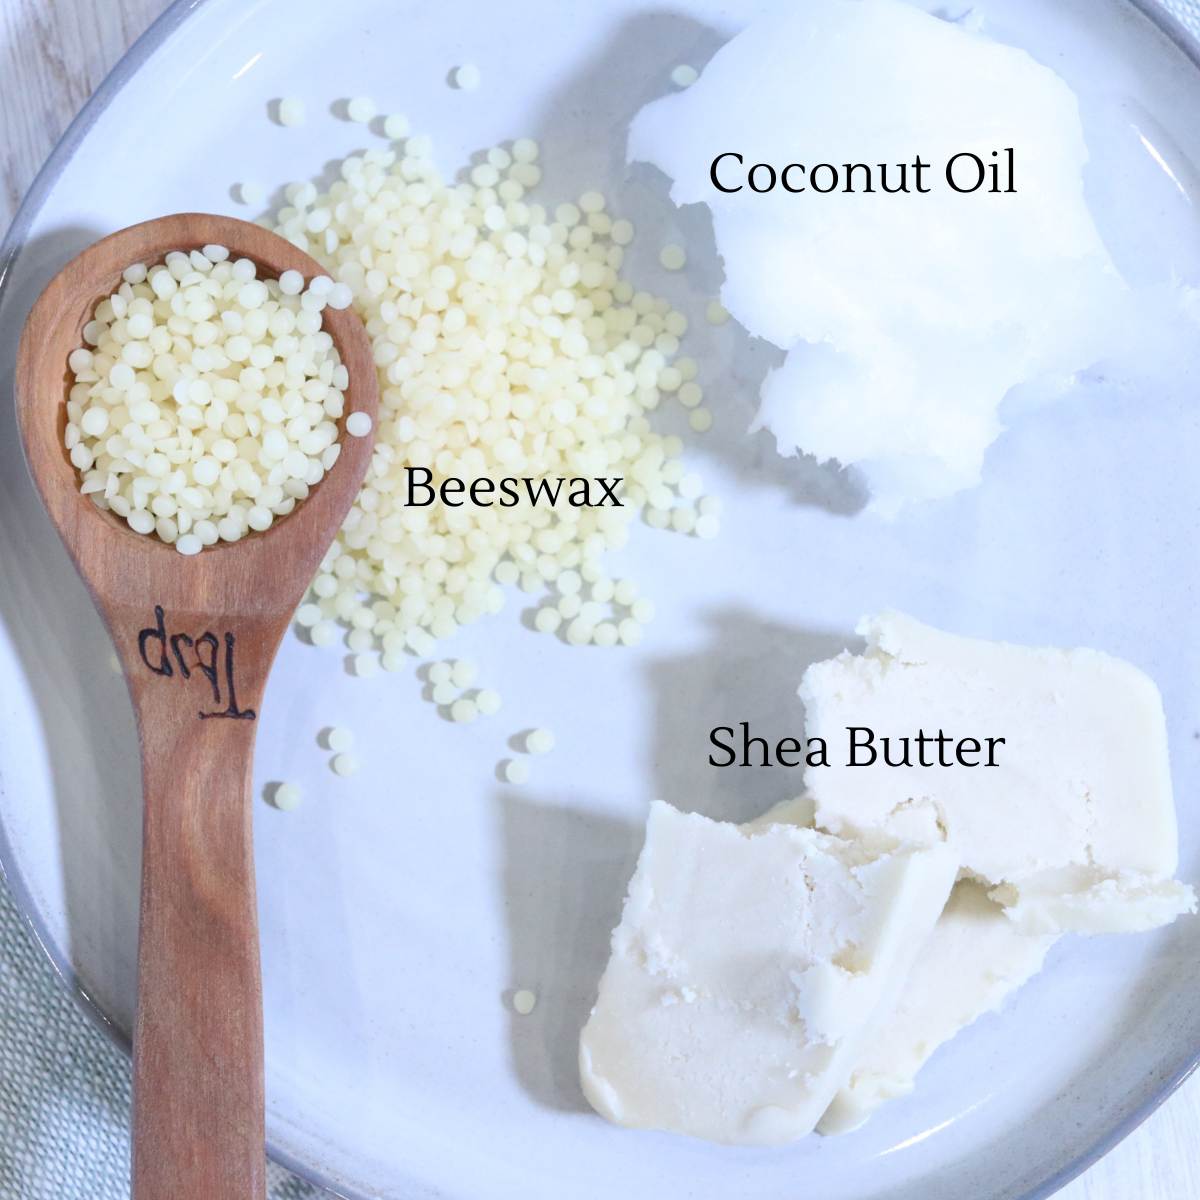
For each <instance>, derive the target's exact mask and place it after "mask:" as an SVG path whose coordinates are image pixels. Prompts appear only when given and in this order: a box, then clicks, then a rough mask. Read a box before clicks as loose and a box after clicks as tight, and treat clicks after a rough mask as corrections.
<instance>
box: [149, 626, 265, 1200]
mask: <svg viewBox="0 0 1200 1200" xmlns="http://www.w3.org/2000/svg"><path fill="white" fill-rule="evenodd" d="M272 649H273V647H272ZM269 657H270V656H269V655H268V660H269ZM151 661H154V660H153V654H151ZM262 675H263V678H265V670H264V671H263V672H262ZM140 679H141V680H145V675H144V674H143V675H142V676H141V677H140ZM131 682H132V683H133V687H132V691H133V693H134V701H135V705H136V707H137V709H138V719H139V725H140V729H141V737H142V781H143V789H144V793H145V812H144V818H143V830H142V842H143V845H142V893H141V925H140V933H139V939H138V1002H137V1019H136V1022H135V1028H134V1043H133V1100H134V1113H133V1195H134V1198H135V1200H261V1198H262V1197H264V1196H265V1193H266V1162H265V1156H264V1132H263V1032H262V980H261V968H260V964H259V953H258V921H257V914H256V910H255V894H254V859H253V850H252V839H251V801H250V787H251V763H252V758H253V751H254V734H255V730H256V728H257V721H256V720H255V719H254V717H253V716H247V715H246V714H247V713H252V712H253V710H252V709H247V708H245V707H243V706H244V705H245V704H246V703H248V702H252V703H254V704H255V706H257V701H258V698H259V695H258V693H260V691H261V689H260V688H259V687H251V688H249V690H250V691H251V692H252V693H253V694H252V695H251V696H245V697H243V696H240V695H239V696H238V697H237V699H236V701H235V703H234V706H233V708H234V714H230V713H228V712H222V711H221V710H220V708H219V707H217V706H214V705H213V704H211V703H208V701H210V700H211V699H212V695H211V693H209V694H208V695H205V694H204V692H203V691H202V690H201V691H199V692H198V691H197V689H195V688H194V687H180V684H179V681H178V680H177V679H176V680H174V681H172V682H173V684H174V689H175V690H174V691H173V692H170V691H168V689H167V688H164V687H163V686H162V681H160V682H159V684H158V685H157V686H155V685H151V684H147V685H142V686H139V679H138V677H133V678H131ZM200 682H201V683H202V684H203V682H204V681H200ZM246 682H247V684H249V682H250V681H249V680H247V681H246ZM202 711H204V712H205V715H204V716H202V715H201V712H202ZM235 714H236V715H235Z"/></svg>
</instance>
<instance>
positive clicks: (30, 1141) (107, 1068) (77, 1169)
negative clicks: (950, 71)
mask: <svg viewBox="0 0 1200 1200" xmlns="http://www.w3.org/2000/svg"><path fill="white" fill-rule="evenodd" d="M1161 3H1162V5H1163V7H1164V8H1165V9H1167V10H1168V11H1169V12H1171V13H1173V14H1174V15H1175V16H1176V17H1177V18H1178V19H1179V20H1180V21H1181V22H1182V23H1183V24H1184V25H1185V26H1186V27H1187V28H1188V29H1190V30H1191V31H1192V32H1193V33H1195V34H1196V35H1197V37H1200V0H1161ZM129 1091H130V1087H129V1063H128V1060H127V1059H126V1058H125V1056H124V1055H123V1054H122V1053H121V1052H120V1051H119V1050H117V1049H116V1048H115V1047H113V1046H112V1045H111V1044H110V1043H109V1042H108V1041H107V1039H106V1038H105V1037H104V1036H103V1034H101V1033H100V1032H98V1031H97V1030H96V1029H95V1028H94V1027H93V1026H92V1024H91V1023H90V1022H89V1021H88V1020H87V1018H86V1017H85V1016H84V1015H83V1013H82V1012H81V1010H80V1009H79V1008H78V1006H77V1005H76V1004H75V1002H74V1001H73V1000H72V999H71V997H70V996H69V995H68V994H67V992H66V990H65V989H64V988H63V987H62V986H61V985H60V984H59V982H58V980H57V979H56V978H55V976H54V972H53V971H52V970H51V968H50V965H49V963H48V962H47V961H46V958H45V956H44V955H43V954H42V952H41V950H40V949H39V948H38V947H37V946H36V944H35V943H34V941H33V939H32V937H31V936H30V934H29V931H28V929H27V928H26V926H25V924H24V922H23V921H22V920H21V918H20V915H19V914H18V912H17V911H16V908H15V907H14V905H13V902H12V899H11V897H10V896H9V894H8V891H7V889H6V888H5V887H4V885H3V884H2V883H0V1200H16V1198H18V1197H19V1198H20V1200H124V1198H125V1197H127V1196H128V1195H129ZM269 1177H270V1187H269V1195H270V1200H315V1198H316V1197H318V1196H319V1195H320V1194H321V1193H318V1192H317V1190H316V1189H314V1188H312V1187H310V1186H309V1185H308V1184H306V1183H303V1182H302V1181H300V1180H299V1179H296V1178H295V1177H294V1176H292V1175H290V1174H289V1173H288V1172H286V1171H283V1170H281V1169H279V1168H276V1167H274V1166H273V1167H271V1169H270V1173H269Z"/></svg>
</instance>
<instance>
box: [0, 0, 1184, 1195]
mask: <svg viewBox="0 0 1200 1200" xmlns="http://www.w3.org/2000/svg"><path fill="white" fill-rule="evenodd" d="M211 2H212V0H171V3H170V4H169V5H168V7H167V8H166V9H164V10H163V12H162V13H160V14H159V16H158V17H156V18H155V19H154V21H153V22H151V24H150V25H149V26H148V27H147V28H146V30H145V31H144V32H143V33H142V34H141V36H140V37H138V38H137V39H136V40H135V41H134V42H133V43H132V44H131V45H130V46H129V48H128V49H127V50H126V51H125V53H124V54H123V55H122V56H121V57H120V58H119V59H118V60H117V62H116V63H115V65H114V66H113V67H112V69H111V70H110V71H109V72H108V74H107V75H106V76H105V77H104V79H103V80H102V81H101V83H100V85H99V86H98V87H97V88H96V90H95V91H94V92H93V93H92V95H91V96H90V97H89V98H88V99H87V100H86V101H85V102H84V104H83V106H82V107H81V108H80V110H79V111H78V113H76V115H75V117H74V118H73V119H72V120H71V122H70V124H69V125H68V126H67V128H66V129H65V130H64V131H63V133H62V135H61V137H60V138H59V139H58V141H57V142H56V143H55V145H54V147H53V149H52V150H51V151H50V154H49V155H48V156H47V158H46V160H45V162H44V163H43V164H42V166H41V168H40V169H39V170H38V172H37V174H36V175H35V176H34V178H33V181H32V182H31V183H30V185H29V187H28V189H27V190H26V192H25V194H24V196H23V197H22V198H21V202H20V204H19V205H18V206H17V210H16V212H15V213H14V214H13V218H12V221H11V222H10V224H9V226H8V229H7V230H6V231H5V233H4V237H3V239H0V313H2V312H3V306H4V301H5V299H6V298H7V290H8V289H7V284H8V282H9V277H10V275H11V274H12V268H13V267H14V265H15V264H16V262H17V259H18V258H19V256H20V253H21V251H22V249H23V248H24V246H25V244H26V240H25V237H26V234H27V232H28V231H29V229H30V227H31V226H32V225H33V222H34V220H35V219H36V218H37V216H38V214H39V213H40V212H41V210H42V208H43V206H44V204H45V202H46V199H47V197H48V195H49V193H50V192H51V190H52V189H53V187H54V185H55V184H56V183H57V182H58V179H59V177H60V176H61V175H62V173H63V171H64V170H65V169H66V167H67V164H68V163H69V162H70V161H71V159H72V158H73V157H74V155H75V153H76V151H77V150H78V149H79V147H80V145H81V144H82V142H83V140H84V139H85V137H86V136H87V134H88V133H89V132H90V131H91V129H92V127H93V126H94V125H95V124H96V122H97V120H98V119H99V118H100V116H101V115H102V114H103V113H104V111H105V110H106V109H107V108H108V107H109V105H110V104H111V103H112V102H113V100H114V99H115V98H116V97H117V95H118V94H119V93H120V92H121V91H122V89H123V88H124V87H125V86H126V84H127V83H128V82H129V81H130V80H131V79H132V78H133V77H134V76H135V75H136V74H137V72H138V71H139V70H140V69H141V68H142V66H143V65H144V64H145V63H146V62H147V61H148V60H149V59H150V57H151V56H152V55H153V54H154V53H155V52H156V51H157V50H158V49H159V48H160V47H161V46H162V44H163V43H164V42H165V41H166V40H167V39H168V38H169V37H170V36H171V35H172V34H173V33H175V32H176V31H177V30H178V29H179V28H180V27H181V26H182V25H184V24H185V23H186V22H187V21H188V20H189V19H190V18H191V17H192V16H193V15H194V14H195V13H196V12H198V11H199V10H200V9H202V8H204V7H206V6H208V5H209V4H210V3H211ZM1122 3H1124V4H1125V5H1126V6H1127V7H1128V8H1129V9H1130V10H1131V12H1132V13H1135V14H1136V15H1137V16H1139V17H1141V18H1143V19H1145V20H1147V21H1149V22H1150V24H1152V25H1154V26H1155V27H1156V28H1157V29H1158V30H1159V31H1160V32H1161V33H1162V34H1163V35H1165V37H1166V38H1167V40H1168V41H1169V42H1170V43H1171V44H1172V45H1173V46H1174V47H1175V48H1176V49H1177V50H1179V51H1180V52H1181V53H1182V54H1183V55H1184V56H1185V57H1186V58H1187V59H1188V60H1189V61H1190V62H1191V63H1192V65H1193V66H1195V67H1196V69H1197V70H1200V35H1197V34H1195V33H1193V32H1192V31H1191V30H1190V29H1189V28H1188V27H1187V26H1186V25H1185V24H1184V23H1183V21H1182V20H1180V18H1179V17H1178V16H1176V15H1175V13H1174V12H1172V11H1171V10H1170V9H1168V8H1167V7H1166V5H1165V0H1122ZM13 402H14V403H15V399H14V401H13ZM2 788H3V779H0V789H2ZM0 879H2V880H3V881H4V884H5V885H6V886H7V888H8V891H9V894H10V895H11V897H12V900H13V904H14V906H15V908H16V910H17V914H18V916H19V918H20V921H21V923H22V924H23V925H24V926H25V928H26V929H27V931H28V932H29V934H30V936H31V937H32V939H33V941H34V943H35V945H36V946H37V947H38V948H39V949H40V950H41V952H42V954H43V955H44V956H45V958H46V960H47V961H48V962H49V964H50V966H51V969H52V970H53V973H54V977H55V979H56V981H57V985H58V986H60V987H62V988H63V989H65V990H66V992H67V993H68V995H70V996H71V998H72V999H73V1000H74V1002H75V1003H76V1005H77V1006H78V1007H79V1008H80V1009H81V1010H82V1011H83V1013H84V1015H85V1016H86V1017H87V1018H88V1020H89V1021H90V1022H91V1024H92V1025H93V1026H94V1027H95V1028H97V1029H98V1030H99V1031H100V1032H101V1033H102V1034H103V1035H104V1036H105V1037H106V1038H107V1039H108V1041H109V1042H110V1043H111V1044H112V1045H114V1046H116V1047H117V1048H118V1049H119V1050H120V1051H121V1052H122V1053H123V1054H125V1055H126V1056H128V1055H129V1054H130V1053H131V1051H132V1043H131V1039H130V1036H129V1034H127V1033H126V1032H125V1030H124V1029H122V1028H121V1027H120V1026H119V1025H117V1024H116V1022H115V1021H114V1020H113V1019H112V1018H111V1017H110V1016H109V1014H108V1013H107V1012H105V1010H104V1009H103V1007H102V1006H101V1005H100V1004H99V1002H98V1001H97V1000H95V999H94V998H93V997H92V996H91V995H90V994H89V993H88V991H87V990H86V989H85V988H84V986H83V984H82V982H81V980H80V979H79V977H78V975H77V974H76V972H75V968H74V964H73V963H72V962H71V960H70V958H69V957H68V956H67V955H66V954H64V953H63V951H62V948H61V947H60V946H58V945H57V944H56V943H55V941H54V939H53V938H52V937H51V935H50V932H49V929H48V927H47V925H46V922H45V920H44V919H43V916H42V913H41V911H40V909H39V907H38V905H37V903H36V902H35V900H34V898H33V896H32V894H31V892H30V890H29V888H28V887H27V886H26V883H25V878H24V874H23V873H22V871H21V869H20V867H19V865H18V862H17V858H16V856H15V855H14V853H13V847H12V844H11V842H10V840H9V836H8V828H7V826H6V825H5V822H4V818H3V815H2V814H0ZM1198 1067H1200V1047H1197V1048H1196V1049H1194V1050H1193V1051H1192V1052H1191V1056H1190V1057H1189V1058H1188V1059H1186V1060H1185V1061H1184V1062H1183V1064H1182V1065H1181V1066H1180V1067H1178V1068H1177V1069H1176V1070H1175V1071H1174V1072H1173V1073H1171V1074H1170V1075H1168V1076H1166V1077H1165V1078H1164V1079H1163V1080H1162V1082H1161V1084H1160V1086H1159V1088H1158V1090H1157V1091H1156V1092H1155V1093H1154V1095H1153V1096H1151V1097H1150V1098H1149V1099H1147V1100H1145V1101H1143V1102H1142V1103H1141V1104H1140V1105H1138V1106H1137V1107H1135V1108H1134V1109H1133V1110H1132V1111H1131V1112H1130V1113H1128V1114H1127V1115H1126V1116H1125V1117H1124V1118H1122V1119H1121V1120H1119V1121H1117V1122H1115V1123H1114V1124H1113V1125H1112V1127H1111V1128H1110V1129H1109V1130H1108V1132H1107V1133H1105V1134H1104V1135H1103V1136H1102V1137H1100V1138H1099V1139H1097V1140H1096V1141H1095V1142H1094V1143H1093V1144H1092V1145H1090V1146H1089V1147H1087V1148H1086V1149H1085V1150H1083V1151H1081V1152H1080V1153H1078V1154H1077V1155H1075V1157H1074V1158H1072V1159H1070V1160H1069V1161H1068V1162H1066V1163H1065V1164H1064V1165H1063V1166H1062V1167H1060V1168H1059V1169H1058V1170H1057V1171H1056V1172H1054V1173H1053V1174H1052V1175H1050V1176H1048V1177H1047V1178H1046V1179H1044V1180H1042V1181H1041V1182H1040V1183H1038V1184H1035V1185H1034V1187H1033V1188H1031V1189H1030V1190H1028V1191H1026V1192H1024V1193H1022V1195H1021V1197H1020V1200H1048V1197H1050V1196H1052V1195H1053V1194H1054V1193H1055V1192H1057V1191H1059V1190H1060V1189H1061V1188H1063V1187H1065V1186H1066V1185H1067V1184H1068V1183H1070V1182H1071V1181H1072V1180H1073V1179H1076V1178H1078V1177H1079V1176H1080V1175H1082V1174H1083V1173H1084V1172H1085V1171H1086V1170H1088V1168H1090V1167H1092V1166H1094V1165H1095V1164H1096V1163H1097V1162H1099V1161H1100V1159H1102V1158H1103V1157H1104V1156H1105V1155H1106V1154H1108V1153H1109V1152H1110V1151H1111V1150H1112V1149H1114V1147H1116V1146H1117V1145H1118V1144H1119V1143H1121V1142H1122V1141H1124V1139H1125V1138H1127V1137H1128V1136H1129V1135H1130V1134H1131V1133H1132V1132H1133V1131H1134V1130H1135V1129H1136V1128H1137V1127H1138V1126H1139V1125H1141V1124H1142V1123H1143V1122H1144V1121H1145V1120H1146V1119H1147V1118H1148V1117H1149V1116H1150V1115H1151V1114H1152V1113H1154V1112H1155V1111H1156V1110H1157V1109H1158V1108H1159V1107H1160V1106H1161V1105H1162V1104H1163V1103H1165V1102H1166V1100H1167V1099H1169V1098H1170V1097H1171V1096H1172V1095H1173V1094H1174V1093H1175V1092H1176V1091H1177V1090H1178V1089H1179V1088H1180V1086H1181V1085H1182V1084H1183V1083H1184V1082H1185V1081H1186V1080H1187V1079H1188V1078H1189V1076H1191V1075H1192V1074H1193V1073H1194V1072H1195V1071H1196V1070H1197V1068H1198ZM265 1150H266V1155H267V1158H268V1159H270V1160H271V1161H272V1162H274V1163H276V1164H277V1165H278V1166H281V1167H283V1168H285V1169H286V1170H288V1171H290V1172H291V1173H292V1174H293V1175H296V1176H297V1177H298V1178H300V1179H302V1180H303V1181H304V1182H306V1183H309V1184H311V1185H312V1186H313V1187H316V1188H319V1189H320V1190H322V1191H323V1192H325V1193H326V1194H328V1195H330V1196H334V1197H338V1198H339V1200H371V1198H370V1197H369V1196H367V1195H366V1194H365V1193H361V1192H359V1191H357V1190H355V1189H352V1188H351V1189H349V1190H342V1187H343V1186H344V1185H339V1184H335V1183H334V1181H332V1180H331V1179H329V1178H328V1177H326V1176H325V1175H323V1174H322V1173H321V1172H320V1171H319V1170H317V1169H316V1168H314V1167H310V1166H309V1165H308V1164H306V1163H302V1162H299V1161H298V1160H296V1159H295V1158H293V1156H292V1155H291V1154H289V1153H288V1152H287V1151H285V1150H283V1149H282V1148H281V1147H279V1146H277V1145H275V1144H273V1143H272V1142H271V1140H270V1139H269V1138H268V1139H267V1141H266V1146H265Z"/></svg>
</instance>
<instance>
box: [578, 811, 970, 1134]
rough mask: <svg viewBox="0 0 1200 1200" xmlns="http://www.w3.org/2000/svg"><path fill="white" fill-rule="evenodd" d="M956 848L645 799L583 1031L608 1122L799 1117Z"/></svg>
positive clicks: (742, 1128) (924, 927)
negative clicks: (637, 851)
mask: <svg viewBox="0 0 1200 1200" xmlns="http://www.w3.org/2000/svg"><path fill="white" fill-rule="evenodd" d="M956 870H957V859H956V857H955V855H954V853H953V851H951V850H949V849H947V848H946V847H942V846H935V847H930V848H927V849H915V848H911V847H903V846H901V847H899V848H897V849H894V850H886V849H882V848H880V845H879V844H874V845H873V846H868V845H867V844H866V843H860V844H854V843H849V842H845V841H842V840H841V839H839V838H836V837H830V836H828V835H826V834H823V833H818V832H816V831H815V830H811V829H801V828H789V827H787V826H782V825H775V826H771V827H769V828H766V829H763V830H762V831H760V832H754V831H750V830H745V829H742V828H739V827H738V826H736V825H730V824H722V823H719V822H715V821H710V820H708V819H707V818H705V817H701V816H698V815H694V814H693V815H685V814H683V813H680V812H677V811H676V810H675V809H673V808H671V807H670V806H669V805H666V804H663V803H661V802H656V803H655V804H654V805H653V806H652V807H651V812H650V818H649V823H648V825H647V829H646V842H645V847H644V849H643V850H642V855H641V858H640V860H639V862H638V865H637V869H636V871H635V873H634V876H633V880H632V882H631V883H630V885H629V896H628V898H627V900H626V902H625V909H624V913H623V915H622V918H621V923H620V925H619V926H618V928H617V930H616V932H615V933H614V934H613V941H612V957H611V959H610V961H609V964H608V968H607V969H606V971H605V973H604V977H603V979H602V980H601V983H600V992H599V998H598V1000H597V1002H596V1006H595V1008H594V1009H593V1010H592V1014H591V1017H590V1019H589V1020H588V1023H587V1026H586V1028H585V1029H584V1031H583V1035H582V1038H581V1041H580V1074H581V1078H582V1082H583V1087H584V1091H585V1093H586V1094H587V1097H588V1099H589V1100H590V1101H591V1103H592V1105H593V1106H594V1107H595V1108H596V1110H597V1111H598V1112H600V1113H601V1114H602V1115H603V1116H605V1117H607V1118H608V1119H609V1120H611V1121H614V1122H616V1123H617V1124H620V1125H626V1126H633V1127H639V1128H651V1129H663V1130H670V1131H673V1132H677V1133H685V1134H691V1135H693V1136H695V1137H701V1138H708V1139H711V1140H713V1141H718V1142H726V1143H744V1144H759V1145H772V1144H779V1143H783V1142H788V1141H792V1140H793V1139H795V1138H799V1137H802V1136H803V1135H805V1134H807V1133H809V1132H810V1131H811V1130H812V1129H813V1127H814V1126H815V1125H816V1123H817V1121H818V1120H819V1119H820V1117H821V1114H822V1113H823V1112H824V1111H825V1110H826V1109H827V1108H828V1106H829V1104H830V1102H831V1101H832V1100H833V1098H834V1096H835V1095H836V1093H837V1091H838V1089H839V1088H841V1087H843V1086H844V1085H845V1084H846V1082H847V1080H848V1079H849V1076H850V1072H851V1070H852V1069H853V1067H854V1065H855V1063H856V1062H857V1061H858V1060H859V1058H860V1055H861V1051H862V1048H863V1045H864V1042H865V1040H866V1038H867V1037H868V1035H869V1033H870V1031H871V1029H872V1028H873V1027H874V1024H875V1022H876V1021H877V1020H878V1019H879V1018H880V1016H881V1015H882V1013H884V1012H887V1011H890V1009H891V1007H892V1005H893V1004H894V1000H895V994H896V990H897V989H898V987H899V986H900V984H901V983H902V981H903V979H904V977H905V976H906V974H907V972H908V970H909V967H910V966H911V964H912V961H913V959H914V958H915V956H916V954H917V952H918V951H919V949H920V947H921V945H922V944H923V943H924V942H925V940H926V938H927V937H928V936H929V933H930V930H931V929H932V928H933V925H934V922H935V921H936V920H937V917H938V914H939V913H940V912H941V910H942V908H943V906H944V904H945V902H946V898H947V896H948V895H949V892H950V888H951V886H952V885H953V882H954V877H955V872H956Z"/></svg>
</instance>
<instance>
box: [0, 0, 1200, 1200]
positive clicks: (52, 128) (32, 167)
mask: <svg viewBox="0 0 1200 1200" xmlns="http://www.w3.org/2000/svg"><path fill="white" fill-rule="evenodd" d="M166 7H167V5H166V4H165V3H164V2H163V0H0V114H2V115H0V122H2V123H0V150H2V151H3V161H2V170H3V177H2V180H0V183H2V191H0V228H7V227H8V223H9V221H10V220H11V218H12V215H13V213H14V212H15V211H16V208H17V205H18V204H19V203H20V200H21V196H22V195H23V194H24V192H25V189H26V187H28V185H29V182H30V180H32V178H33V176H34V175H35V174H36V173H37V170H38V168H39V167H40V166H41V164H42V162H43V161H44V159H45V158H46V156H47V154H49V152H50V150H51V149H52V148H53V146H54V143H55V142H56V141H57V139H58V137H59V135H60V134H61V133H62V131H63V129H64V128H66V125H67V123H68V122H69V121H70V119H71V118H72V117H73V116H74V114H75V113H76V112H77V111H78V110H79V108H80V106H81V105H82V104H83V103H84V101H86V100H87V98H88V96H90V95H91V93H92V92H93V91H94V90H95V88H96V85H97V84H98V83H99V82H100V81H101V79H103V78H104V76H105V74H106V73H107V72H108V70H109V68H110V67H111V66H112V65H113V64H114V63H115V62H116V61H117V59H118V58H119V57H120V56H121V55H122V54H123V53H124V52H125V50H126V48H127V47H128V46H129V45H130V43H132V42H133V41H134V39H135V38H137V37H138V35H139V34H140V33H141V32H142V31H143V30H144V29H145V28H146V26H148V25H149V24H150V22H151V21H152V20H153V19H154V18H155V17H156V16H158V14H159V13H160V12H162V10H163V9H164V8H166ZM46 970H47V971H49V970H50V967H49V965H47V967H46ZM79 1019H80V1020H81V1021H83V1020H84V1019H85V1018H84V1017H83V1015H82V1013H81V1014H80V1018H79ZM97 1037H99V1035H98V1034H97ZM1057 1195H1058V1200H1200V1078H1195V1079H1192V1080H1191V1081H1190V1082H1189V1083H1187V1084H1185V1085H1184V1086H1183V1087H1182V1088H1181V1089H1180V1090H1179V1092H1177V1093H1176V1095H1175V1096H1173V1097H1172V1098H1171V1099H1170V1100H1168V1101H1167V1103H1166V1104H1165V1105H1164V1106H1163V1107H1162V1108H1161V1109H1159V1111H1158V1112H1157V1113H1155V1114H1154V1116H1152V1117H1151V1118H1150V1119H1149V1120H1148V1121H1147V1122H1146V1123H1145V1124H1144V1125H1143V1126H1142V1127H1141V1128H1140V1129H1138V1130H1137V1131H1136V1132H1135V1133H1133V1134H1132V1135H1131V1136H1130V1137H1128V1138H1126V1139H1125V1141H1124V1142H1122V1143H1121V1144H1120V1145H1119V1146H1118V1147H1117V1148H1116V1149H1115V1150H1113V1151H1112V1153H1110V1154H1109V1155H1107V1156H1106V1157H1105V1158H1103V1159H1102V1160H1101V1161H1100V1162H1099V1163H1097V1164H1096V1165H1095V1166H1094V1167H1092V1168H1091V1170H1090V1171H1088V1172H1087V1173H1086V1174H1084V1175H1083V1176H1081V1177H1080V1178H1079V1179H1077V1180H1076V1181H1075V1182H1074V1183H1072V1184H1070V1185H1068V1186H1067V1187H1066V1188H1064V1189H1063V1190H1062V1191H1061V1192H1059V1193H1058V1194H1057ZM963 1200H971V1198H970V1197H963Z"/></svg>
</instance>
